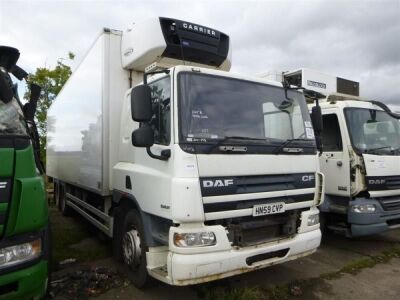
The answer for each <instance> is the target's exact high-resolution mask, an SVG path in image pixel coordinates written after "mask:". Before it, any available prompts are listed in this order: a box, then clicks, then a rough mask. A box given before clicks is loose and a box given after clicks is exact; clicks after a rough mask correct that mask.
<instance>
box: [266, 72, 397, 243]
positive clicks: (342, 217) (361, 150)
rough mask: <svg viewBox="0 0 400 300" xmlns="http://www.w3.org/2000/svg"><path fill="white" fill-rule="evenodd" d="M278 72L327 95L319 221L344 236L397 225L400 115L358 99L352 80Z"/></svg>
mask: <svg viewBox="0 0 400 300" xmlns="http://www.w3.org/2000/svg"><path fill="white" fill-rule="evenodd" d="M269 75H270V76H268V77H270V78H271V75H272V76H273V73H270V74H269ZM276 75H277V76H275V78H274V79H278V78H277V77H279V74H276ZM280 76H281V78H280V79H279V80H284V81H286V82H287V83H289V84H291V85H294V86H298V87H300V86H302V87H305V88H307V89H310V90H314V91H316V92H319V93H323V94H325V95H326V97H325V98H323V99H320V106H321V109H322V114H323V130H322V135H321V137H322V144H323V154H322V155H321V157H320V166H321V171H322V172H323V173H324V175H325V178H326V188H325V191H326V197H325V202H324V203H323V205H322V206H321V207H320V210H321V212H322V214H321V215H322V220H324V222H323V223H324V225H326V226H327V228H330V229H332V230H335V231H341V232H343V233H345V234H346V235H347V236H349V237H356V236H363V235H371V234H377V233H381V232H384V231H386V230H389V229H394V228H399V227H400V123H399V119H400V115H399V114H396V113H393V112H392V111H391V110H390V109H389V108H388V107H387V106H386V105H384V104H383V103H381V102H379V101H373V100H367V99H363V98H361V97H360V96H359V95H360V85H359V83H358V82H356V81H352V80H348V79H344V78H340V77H336V76H331V75H327V74H324V73H322V72H319V71H315V70H311V69H305V68H303V69H297V70H294V71H289V72H284V73H281V74H280Z"/></svg>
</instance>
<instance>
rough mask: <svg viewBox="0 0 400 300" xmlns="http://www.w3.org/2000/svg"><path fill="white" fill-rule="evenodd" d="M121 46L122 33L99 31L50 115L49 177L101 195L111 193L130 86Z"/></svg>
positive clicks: (48, 140)
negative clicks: (122, 114) (113, 170)
mask: <svg viewBox="0 0 400 300" xmlns="http://www.w3.org/2000/svg"><path fill="white" fill-rule="evenodd" d="M120 43H121V33H120V32H117V31H111V32H103V33H101V34H100V35H99V36H98V38H97V39H96V41H95V42H94V44H93V46H92V47H91V49H90V50H89V52H88V53H87V55H86V57H85V59H84V60H83V62H82V63H81V64H80V65H79V66H78V68H77V70H76V71H75V72H74V73H73V75H72V77H71V79H70V80H69V81H68V82H67V84H66V85H65V86H64V88H63V89H62V91H61V92H60V94H59V96H58V97H57V100H56V101H55V102H54V103H53V105H52V106H51V108H50V109H49V112H48V120H49V125H48V139H47V149H48V150H47V174H48V175H49V176H51V177H54V178H56V179H60V180H62V181H65V182H68V183H72V184H76V185H78V186H82V187H84V188H87V189H89V190H93V191H95V192H97V193H100V194H102V195H108V194H109V193H110V180H111V178H110V174H111V171H110V168H112V166H113V165H115V164H116V163H117V160H118V148H119V147H118V146H119V142H118V141H119V136H120V133H119V130H120V117H119V116H120V115H121V109H122V103H123V99H124V94H125V91H126V90H127V89H128V88H129V81H128V78H129V73H128V72H127V71H125V70H123V69H122V66H121V60H120V58H119V53H120Z"/></svg>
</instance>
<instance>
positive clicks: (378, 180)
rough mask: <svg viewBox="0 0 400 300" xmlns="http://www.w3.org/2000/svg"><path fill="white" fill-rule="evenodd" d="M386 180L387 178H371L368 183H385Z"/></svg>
mask: <svg viewBox="0 0 400 300" xmlns="http://www.w3.org/2000/svg"><path fill="white" fill-rule="evenodd" d="M385 182H386V180H385V179H369V180H368V183H369V184H385Z"/></svg>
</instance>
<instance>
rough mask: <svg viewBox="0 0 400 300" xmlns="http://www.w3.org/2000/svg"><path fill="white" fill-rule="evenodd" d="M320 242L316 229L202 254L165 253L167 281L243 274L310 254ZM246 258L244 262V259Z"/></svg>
mask: <svg viewBox="0 0 400 300" xmlns="http://www.w3.org/2000/svg"><path fill="white" fill-rule="evenodd" d="M320 242H321V231H320V230H319V229H316V230H312V231H309V232H305V233H299V234H297V235H296V236H295V237H294V238H291V239H286V240H281V241H276V242H271V243H265V244H260V245H256V246H251V247H246V248H240V249H237V250H236V249H231V250H225V251H218V252H209V253H201V254H181V253H172V252H170V254H169V255H168V269H169V270H168V273H169V274H170V276H169V279H168V283H169V284H173V285H189V284H197V283H202V282H207V281H211V280H216V279H221V278H225V277H228V276H232V275H236V274H242V273H246V272H249V271H252V270H256V269H260V268H264V267H267V266H271V265H274V264H278V263H283V262H286V261H289V260H292V259H295V258H298V257H301V256H305V255H308V254H311V253H313V252H314V251H315V250H316V249H317V248H318V246H319V245H320ZM286 249H287V250H288V251H287V253H286V254H285V255H284V256H283V257H271V258H268V259H263V260H260V261H257V262H254V263H251V264H248V261H249V260H248V259H249V258H251V257H255V256H257V255H264V254H266V253H271V252H272V253H274V252H279V251H285V250H286ZM246 261H247V262H246Z"/></svg>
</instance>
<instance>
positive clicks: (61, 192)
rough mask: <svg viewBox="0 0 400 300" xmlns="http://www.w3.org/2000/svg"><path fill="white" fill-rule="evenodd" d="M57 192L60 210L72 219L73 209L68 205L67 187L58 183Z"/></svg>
mask: <svg viewBox="0 0 400 300" xmlns="http://www.w3.org/2000/svg"><path fill="white" fill-rule="evenodd" d="M56 191H57V193H56V203H58V209H59V210H60V212H61V213H62V215H63V216H65V217H70V216H71V215H72V208H71V207H69V206H68V205H67V203H66V195H65V185H63V184H60V183H57V188H56Z"/></svg>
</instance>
